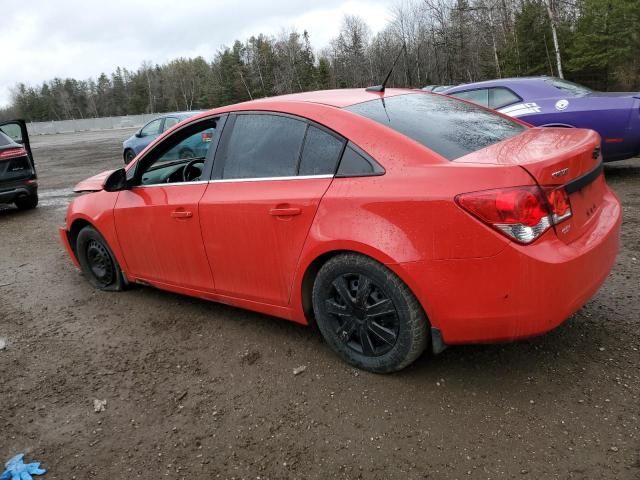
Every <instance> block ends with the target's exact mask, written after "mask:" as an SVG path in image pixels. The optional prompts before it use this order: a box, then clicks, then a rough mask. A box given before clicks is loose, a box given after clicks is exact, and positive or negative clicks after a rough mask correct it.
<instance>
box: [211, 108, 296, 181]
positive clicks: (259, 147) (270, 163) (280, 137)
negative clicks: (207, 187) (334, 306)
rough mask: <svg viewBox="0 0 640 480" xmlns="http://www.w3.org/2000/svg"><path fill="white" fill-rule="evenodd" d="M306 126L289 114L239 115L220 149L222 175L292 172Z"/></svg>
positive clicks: (242, 175) (249, 176)
mask: <svg viewBox="0 0 640 480" xmlns="http://www.w3.org/2000/svg"><path fill="white" fill-rule="evenodd" d="M306 129H307V124H306V123H305V122H302V121H300V120H296V119H294V118H290V117H284V116H280V115H270V114H240V115H238V116H237V117H236V119H235V124H234V126H233V130H232V132H231V135H230V136H229V138H228V139H227V141H226V142H225V145H224V146H222V151H221V153H220V159H221V161H222V162H223V165H224V166H223V171H222V178H223V179H235V178H237V179H242V178H266V177H289V176H295V175H296V174H297V170H298V160H299V158H300V153H301V149H302V144H303V141H304V136H305V132H306ZM217 161H218V159H217V158H216V162H217Z"/></svg>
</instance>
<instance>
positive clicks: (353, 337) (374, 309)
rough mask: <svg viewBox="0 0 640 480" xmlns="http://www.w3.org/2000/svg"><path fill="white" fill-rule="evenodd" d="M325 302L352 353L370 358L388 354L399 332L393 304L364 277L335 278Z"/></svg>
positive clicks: (377, 287) (360, 275)
mask: <svg viewBox="0 0 640 480" xmlns="http://www.w3.org/2000/svg"><path fill="white" fill-rule="evenodd" d="M331 286H332V288H331V290H330V292H329V298H327V299H326V300H325V304H326V308H327V312H328V313H329V314H330V315H331V318H332V320H333V325H332V327H333V329H334V330H335V332H336V334H337V335H338V337H339V338H340V340H341V341H342V342H344V343H345V345H347V346H348V347H349V348H350V349H352V350H353V351H355V352H357V353H360V354H362V355H366V356H369V357H374V356H379V355H384V354H385V353H387V352H389V350H391V349H392V348H393V347H394V345H395V344H396V341H397V340H398V333H399V331H400V321H399V319H398V312H397V310H396V308H395V306H394V305H393V301H392V300H391V299H390V298H389V296H388V295H386V294H385V293H384V291H383V290H382V289H381V288H380V287H379V286H378V285H376V284H375V283H374V282H373V281H372V280H371V278H369V277H368V276H366V275H364V274H344V275H341V276H339V277H338V278H336V279H335V280H334V281H333V282H332V284H331Z"/></svg>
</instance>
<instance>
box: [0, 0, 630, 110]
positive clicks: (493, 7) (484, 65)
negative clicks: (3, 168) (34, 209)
mask: <svg viewBox="0 0 640 480" xmlns="http://www.w3.org/2000/svg"><path fill="white" fill-rule="evenodd" d="M639 51H640V1H639V0H399V1H398V3H396V4H395V5H394V6H393V7H391V11H390V21H389V23H388V25H387V26H386V28H385V29H383V30H382V31H380V32H379V33H377V34H375V35H373V34H372V32H371V29H370V28H369V26H368V25H367V24H366V22H365V21H364V20H363V19H362V18H360V17H358V16H346V17H344V19H343V20H342V25H341V29H340V31H339V34H338V35H337V37H336V38H334V39H333V40H332V41H331V42H330V44H329V45H327V46H324V47H323V48H321V49H316V48H314V47H313V46H312V44H311V39H310V37H309V34H308V33H307V32H306V31H304V32H302V33H300V32H297V31H289V32H285V31H283V32H282V33H281V34H280V35H278V36H269V35H263V34H260V35H257V36H252V37H250V38H249V39H246V40H244V41H241V40H236V41H235V42H234V43H233V45H232V46H230V47H224V48H222V49H220V50H219V51H218V52H217V53H216V54H215V55H214V57H213V58H212V59H209V60H207V59H205V58H203V57H196V58H178V59H175V60H172V61H170V62H167V63H164V64H161V65H160V64H152V63H150V62H144V63H142V64H141V65H140V67H139V68H138V69H137V70H129V69H126V68H121V67H118V68H116V69H115V71H114V72H112V73H111V74H105V73H102V74H100V75H99V76H98V77H97V78H90V79H87V80H78V79H73V78H65V79H61V78H54V79H52V80H50V81H47V82H44V83H42V84H41V85H37V86H30V85H26V84H18V85H16V86H15V87H14V88H13V89H12V101H11V105H10V107H9V108H7V109H4V110H0V118H2V117H15V116H19V117H22V118H25V119H27V120H28V121H46V120H66V119H74V118H86V117H104V116H114V115H129V114H139V113H156V112H166V111H178V110H194V109H203V108H212V107H216V106H220V105H226V104H230V103H236V102H241V101H246V100H251V99H255V98H260V97H265V96H273V95H280V94H286V93H293V92H301V91H307V90H317V89H326V88H347V87H366V86H368V85H373V84H377V83H380V82H381V81H382V79H383V78H384V77H385V76H386V74H387V73H388V71H389V69H390V67H391V65H392V64H393V62H394V60H395V59H396V57H398V55H400V56H399V61H398V64H397V66H396V68H395V70H394V73H393V75H392V77H391V79H390V81H389V84H388V85H389V86H400V87H422V86H425V85H427V84H457V83H461V82H473V81H479V80H484V79H490V78H499V77H510V76H523V75H554V76H561V77H564V78H567V79H570V80H574V81H578V82H580V83H583V84H585V85H588V86H590V87H592V88H595V89H599V90H636V91H637V90H640V55H638V52H639Z"/></svg>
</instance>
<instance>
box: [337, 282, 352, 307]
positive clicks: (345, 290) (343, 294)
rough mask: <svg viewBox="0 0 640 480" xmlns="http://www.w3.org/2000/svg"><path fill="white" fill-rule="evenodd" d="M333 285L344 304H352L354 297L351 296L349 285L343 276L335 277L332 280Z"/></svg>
mask: <svg viewBox="0 0 640 480" xmlns="http://www.w3.org/2000/svg"><path fill="white" fill-rule="evenodd" d="M333 286H334V288H335V289H336V291H337V292H338V295H340V298H341V299H342V301H343V302H344V303H345V305H353V304H354V298H353V297H352V296H351V292H349V286H348V285H347V280H346V279H345V278H344V277H338V278H336V279H335V280H334V281H333Z"/></svg>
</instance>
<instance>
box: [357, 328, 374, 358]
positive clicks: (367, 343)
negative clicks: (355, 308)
mask: <svg viewBox="0 0 640 480" xmlns="http://www.w3.org/2000/svg"><path fill="white" fill-rule="evenodd" d="M359 334H360V345H361V346H362V353H363V354H365V355H373V354H374V353H375V347H374V346H373V342H372V341H371V337H370V336H369V330H368V329H367V327H366V326H365V325H362V326H361V327H360V332H359Z"/></svg>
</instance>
